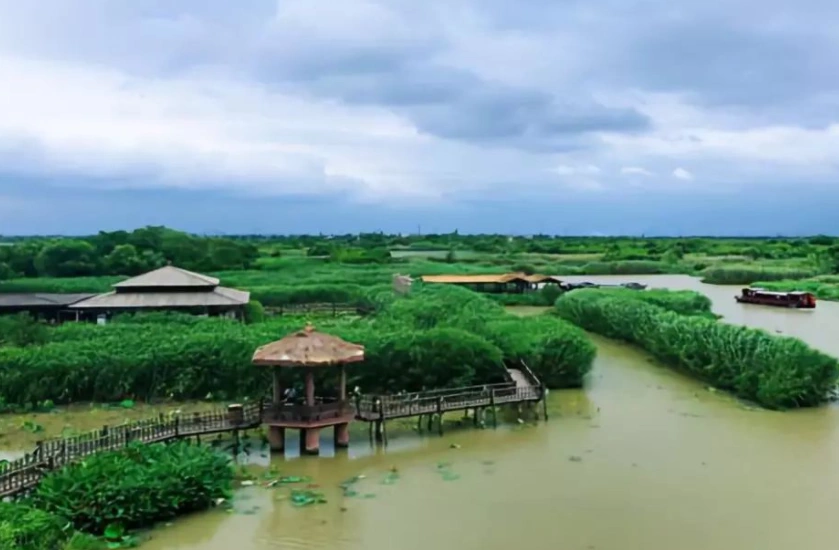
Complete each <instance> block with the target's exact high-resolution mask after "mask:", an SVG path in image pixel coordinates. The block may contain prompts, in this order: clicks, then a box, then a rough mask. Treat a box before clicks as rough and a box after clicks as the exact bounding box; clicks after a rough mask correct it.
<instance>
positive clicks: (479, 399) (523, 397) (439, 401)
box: [356, 384, 542, 422]
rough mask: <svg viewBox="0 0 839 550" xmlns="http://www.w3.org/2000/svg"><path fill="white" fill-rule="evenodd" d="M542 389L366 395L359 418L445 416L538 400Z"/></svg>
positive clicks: (360, 403) (511, 387)
mask: <svg viewBox="0 0 839 550" xmlns="http://www.w3.org/2000/svg"><path fill="white" fill-rule="evenodd" d="M541 397H542V392H541V389H540V388H539V387H517V386H516V385H515V384H493V385H488V386H478V387H475V388H452V389H449V390H435V391H434V392H419V393H413V394H405V395H401V396H395V395H390V396H380V397H370V396H364V397H361V398H359V399H357V402H356V415H357V417H358V418H359V419H360V420H365V421H368V422H371V421H376V420H389V419H392V418H405V417H409V416H418V415H421V414H442V413H445V412H448V411H458V410H464V409H472V408H479V407H492V406H495V405H503V404H507V403H522V402H525V401H538V400H539V399H541Z"/></svg>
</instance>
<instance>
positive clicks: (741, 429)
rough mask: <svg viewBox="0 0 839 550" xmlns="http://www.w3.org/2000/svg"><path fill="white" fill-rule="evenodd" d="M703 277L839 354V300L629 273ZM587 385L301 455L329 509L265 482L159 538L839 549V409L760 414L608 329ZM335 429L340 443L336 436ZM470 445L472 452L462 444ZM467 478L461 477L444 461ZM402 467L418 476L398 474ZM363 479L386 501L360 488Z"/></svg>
mask: <svg viewBox="0 0 839 550" xmlns="http://www.w3.org/2000/svg"><path fill="white" fill-rule="evenodd" d="M586 279H589V280H591V279H601V280H602V279H611V280H622V281H629V280H636V281H640V282H647V283H650V284H651V285H652V286H665V285H666V286H670V287H671V288H694V289H696V288H701V289H702V291H703V292H706V293H707V294H708V295H709V296H711V297H712V298H713V299H714V302H715V310H716V311H717V312H718V313H720V314H722V315H724V316H725V319H726V320H727V321H729V322H737V323H739V322H745V323H747V324H749V325H751V326H758V327H761V328H766V329H768V330H773V331H774V330H781V331H783V332H784V333H786V334H790V335H796V336H799V337H802V338H803V339H805V340H806V341H808V342H809V343H811V344H812V345H814V346H817V347H819V348H821V349H823V350H825V351H828V352H831V353H834V354H836V355H839V342H836V341H834V338H833V337H832V334H831V333H832V328H831V327H832V326H837V322H839V304H831V303H824V302H822V303H820V304H819V306H818V309H817V310H815V311H813V312H798V311H789V310H785V309H773V308H761V307H759V306H746V305H739V304H736V303H735V302H734V298H733V295H734V294H735V293H736V291H737V289H736V288H732V287H708V286H704V285H700V284H699V283H698V282H697V281H696V280H694V279H691V278H689V277H669V276H666V277H655V278H651V277H639V276H630V277H614V278H592V277H586ZM593 338H594V340H595V342H596V343H597V345H598V349H599V353H598V357H597V360H596V363H595V368H594V370H593V372H592V374H591V378H590V381H589V384H588V386H587V388H586V389H585V390H584V391H556V392H552V393H551V395H550V416H551V419H550V421H548V422H547V423H544V422H542V423H540V424H538V425H535V426H516V425H511V426H506V427H503V428H499V429H497V430H493V429H487V430H462V431H457V432H450V433H448V434H447V435H446V436H445V437H442V438H440V437H437V436H427V437H419V436H416V435H410V434H402V435H399V436H397V437H393V438H392V439H391V446H390V447H389V448H388V449H387V451H386V452H385V451H382V450H378V451H374V450H371V447H370V446H369V444H368V443H367V441H366V438H365V435H366V434H365V433H364V432H363V431H362V432H357V433H356V434H354V436H355V440H354V442H353V446H352V448H351V449H350V452H349V453H348V454H341V453H339V454H338V455H337V456H335V457H333V458H309V457H306V458H299V459H287V460H286V459H283V458H279V457H274V458H273V459H272V465H273V466H275V467H277V468H279V469H280V470H282V473H283V474H289V475H309V476H311V477H312V478H313V479H314V480H315V482H316V483H318V484H320V485H321V487H322V488H323V490H324V491H325V492H326V494H327V497H328V500H329V502H328V503H327V504H323V505H318V506H312V507H308V508H294V507H292V506H291V504H290V503H289V502H288V501H287V500H284V499H282V497H283V495H287V493H288V490H287V489H277V490H273V489H266V488H264V487H250V488H247V489H244V490H242V491H240V492H239V494H238V495H237V500H236V507H237V511H234V512H230V513H226V512H221V511H214V512H211V513H207V514H201V515H196V516H194V517H190V518H187V519H185V520H179V521H177V522H176V523H175V524H174V525H172V526H170V527H165V528H161V529H160V530H158V531H156V532H155V533H154V537H153V539H152V540H151V541H149V542H148V543H147V544H146V545H144V548H145V549H148V550H199V549H200V550H228V549H231V548H232V549H235V550H268V549H275V548H282V549H296V548H300V549H306V548H312V549H315V548H316V549H330V550H333V549H334V550H362V549H364V550H386V549H387V550H390V549H393V548H396V549H399V550H413V549H422V550H427V549H428V548H435V549H438V550H467V549H478V548H480V549H482V550H495V549H504V550H509V549H510V548H528V549H531V550H556V549H562V550H576V549H580V550H587V549H597V550H729V549H731V550H740V549H753V548H754V549H758V548H759V549H761V550H776V549H778V550H780V549H783V550H788V549H789V548H796V549H799V550H809V549H821V548H827V547H830V545H831V544H832V543H833V541H834V540H835V528H834V527H833V518H834V515H835V511H836V510H837V507H838V506H839V491H837V488H839V487H837V484H838V483H839V430H837V427H839V407H832V406H831V407H823V408H819V409H813V410H803V411H796V412H790V413H779V412H771V411H763V410H753V409H750V408H748V407H746V406H743V405H742V404H741V403H739V402H738V401H737V400H735V399H733V398H731V397H729V396H727V395H724V394H721V393H712V392H710V391H708V390H707V389H706V388H705V387H704V386H703V385H702V384H700V383H697V382H694V381H692V380H689V379H686V378H685V377H683V376H681V375H679V374H677V373H674V372H673V371H672V370H670V369H668V368H666V367H663V366H661V365H659V364H658V363H656V362H654V361H653V360H651V359H650V358H649V357H648V356H647V355H646V354H644V353H641V352H639V351H637V350H635V349H633V348H630V347H628V346H625V345H623V344H619V343H616V342H612V341H608V340H605V339H602V338H599V337H593ZM326 440H327V438H324V442H325V441H326ZM453 444H457V446H459V447H457V448H453V447H452V445H453ZM441 462H451V466H449V469H450V470H451V471H452V472H454V473H455V474H456V475H458V476H459V478H457V479H452V480H449V481H447V480H446V478H445V477H444V476H441V474H440V468H438V464H439V463H441ZM393 467H395V468H396V469H398V471H399V473H400V478H399V479H398V480H397V481H396V482H395V483H393V484H392V485H389V484H383V483H382V481H383V479H384V478H385V476H386V474H387V472H388V470H390V469H391V468H393ZM358 474H366V476H367V478H366V479H364V480H363V481H362V482H360V483H359V484H358V487H357V488H358V491H359V493H362V494H370V495H373V496H371V497H370V498H360V497H352V498H349V497H347V498H345V497H343V496H342V495H341V491H340V490H339V489H338V485H339V484H340V483H341V482H342V481H344V480H345V479H347V478H350V477H352V476H355V475H358Z"/></svg>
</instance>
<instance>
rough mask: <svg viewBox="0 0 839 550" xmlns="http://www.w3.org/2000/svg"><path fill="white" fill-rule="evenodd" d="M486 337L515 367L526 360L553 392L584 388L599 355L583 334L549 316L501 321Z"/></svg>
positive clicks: (489, 327) (492, 327)
mask: <svg viewBox="0 0 839 550" xmlns="http://www.w3.org/2000/svg"><path fill="white" fill-rule="evenodd" d="M486 335H487V338H488V339H489V340H490V341H491V342H493V343H495V344H496V345H497V346H498V347H499V348H500V349H501V350H502V352H503V353H504V357H505V359H506V360H507V362H508V363H509V364H510V365H511V366H513V367H515V366H516V364H515V362H516V361H517V360H518V359H523V360H524V361H525V362H526V363H527V365H528V366H529V367H530V368H531V370H533V372H534V374H536V376H538V377H539V379H540V380H541V381H542V382H543V383H544V384H545V385H547V386H548V387H550V388H576V387H580V386H582V385H583V379H584V378H585V375H586V374H587V373H588V372H589V371H590V370H591V365H592V362H593V361H594V357H595V354H596V353H597V348H596V347H595V346H594V344H592V343H591V341H590V340H589V339H588V337H587V336H586V335H585V333H584V332H583V331H582V330H580V329H578V328H577V327H575V326H573V325H571V324H569V323H567V322H565V321H563V320H561V319H557V318H555V317H549V316H537V317H521V318H519V317H516V318H504V319H499V320H496V321H494V322H491V323H489V324H488V325H487V327H486Z"/></svg>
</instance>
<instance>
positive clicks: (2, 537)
mask: <svg viewBox="0 0 839 550" xmlns="http://www.w3.org/2000/svg"><path fill="white" fill-rule="evenodd" d="M72 535H73V530H72V529H68V525H67V520H66V519H64V518H62V517H60V516H58V515H55V514H51V513H48V512H45V511H43V510H38V509H36V508H32V507H30V506H27V505H24V504H20V503H10V502H0V548H2V549H3V550H60V549H61V548H64V547H65V545H66V544H67V541H69V540H70V537H71V536H72Z"/></svg>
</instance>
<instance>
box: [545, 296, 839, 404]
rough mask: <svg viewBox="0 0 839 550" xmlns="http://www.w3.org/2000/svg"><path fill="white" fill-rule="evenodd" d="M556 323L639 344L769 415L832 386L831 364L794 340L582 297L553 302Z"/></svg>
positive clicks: (838, 371) (837, 369)
mask: <svg viewBox="0 0 839 550" xmlns="http://www.w3.org/2000/svg"><path fill="white" fill-rule="evenodd" d="M556 310H557V312H558V313H559V315H560V316H562V317H563V318H565V319H567V320H569V321H571V322H573V323H574V324H576V325H578V326H580V327H582V328H584V329H586V330H590V331H592V332H596V333H598V334H602V335H603V336H608V337H610V338H617V339H620V340H625V341H628V342H631V343H634V344H637V345H639V346H640V347H642V348H644V349H645V350H647V351H648V352H650V353H652V354H653V355H654V356H656V357H658V358H659V359H661V360H662V361H664V362H665V363H668V364H671V365H673V366H676V367H679V368H681V369H683V370H685V371H686V372H688V373H691V374H693V375H694V376H697V377H698V378H700V379H703V380H706V381H708V382H709V383H711V384H713V385H714V386H716V387H718V388H720V389H724V390H728V391H731V392H732V393H734V394H735V395H737V396H739V397H742V398H745V399H749V400H751V401H755V402H757V403H759V404H761V405H763V406H765V407H769V408H787V407H802V406H811V405H816V404H819V403H821V402H823V401H825V399H827V398H828V396H829V394H830V393H831V392H832V391H833V389H834V388H835V385H836V380H837V375H839V366H837V362H836V359H834V358H833V357H830V356H828V355H825V354H824V353H821V352H819V351H816V350H814V349H812V348H810V347H808V346H807V345H806V344H804V343H803V342H801V341H800V340H798V339H795V338H787V337H777V336H773V335H770V334H768V333H766V332H764V331H761V330H755V329H751V328H746V327H741V326H734V325H728V324H725V323H720V322H717V321H714V320H711V319H707V318H702V317H698V316H685V315H680V314H678V313H674V312H672V311H667V310H665V309H664V308H661V307H658V306H655V305H652V304H646V303H643V302H641V301H639V300H634V299H626V298H622V297H617V296H614V295H610V294H608V293H602V292H598V291H596V290H579V291H576V292H571V293H568V294H566V295H565V296H563V297H561V298H560V299H559V300H557V302H556Z"/></svg>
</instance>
